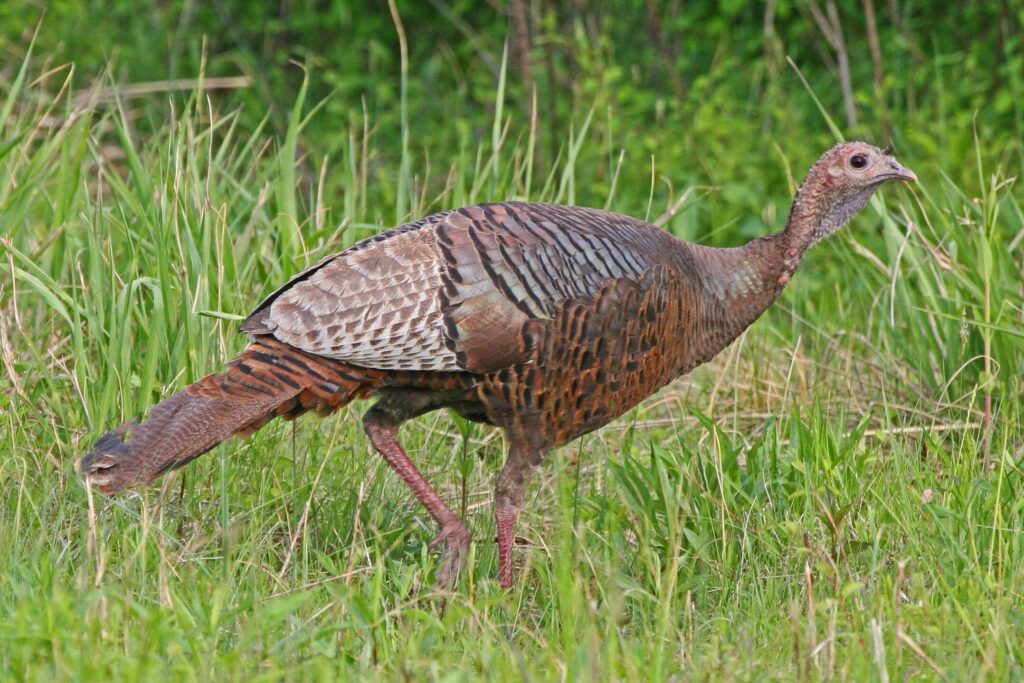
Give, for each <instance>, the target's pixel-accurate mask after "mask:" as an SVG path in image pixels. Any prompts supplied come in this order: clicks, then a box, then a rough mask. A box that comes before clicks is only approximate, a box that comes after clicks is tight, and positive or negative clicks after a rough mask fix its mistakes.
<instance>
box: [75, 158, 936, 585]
mask: <svg viewBox="0 0 1024 683" xmlns="http://www.w3.org/2000/svg"><path fill="white" fill-rule="evenodd" d="M916 179H917V178H916V176H915V175H914V174H913V173H912V172H911V171H909V170H907V169H906V168H904V167H903V166H901V165H900V164H899V163H898V162H897V161H896V160H895V158H894V157H893V155H892V153H891V151H890V150H882V149H879V148H877V147H873V146H871V145H868V144H865V143H861V142H844V143H840V144H838V145H836V146H835V147H833V148H832V149H830V150H829V151H827V152H826V153H825V154H824V155H822V157H821V158H820V159H819V160H818V162H817V163H816V164H814V166H813V167H812V168H811V170H810V171H809V172H808V174H807V177H806V178H805V180H804V182H803V183H802V184H801V186H800V189H799V191H798V192H797V195H796V197H795V198H794V200H793V205H792V208H791V210H790V214H789V219H788V220H787V222H786V228H785V230H783V231H782V232H779V233H776V234H773V235H769V236H766V237H762V238H759V239H755V240H753V241H751V242H750V243H748V244H746V245H744V246H742V247H737V248H731V249H715V248H711V247H705V246H701V245H696V244H690V243H687V242H682V241H680V240H678V239H676V238H674V237H672V236H671V235H669V234H668V233H666V232H664V231H662V230H660V229H659V228H656V227H655V226H653V225H650V224H647V223H644V222H642V221H638V220H636V219H633V218H629V217H627V216H622V215H618V214H613V213H609V212H606V211H598V210H594V209H586V208H580V207H567V206H555V205H545V204H531V203H521V202H509V203H499V204H483V205H479V206H472V207H468V208H463V209H457V210H455V211H449V212H445V213H441V214H436V215H434V216H430V217H428V218H424V219H422V220H419V221H416V222H415V223H410V224H407V225H404V226H401V227H398V228H396V229H394V230H391V231H389V232H387V233H383V234H381V235H378V236H376V237H373V238H370V239H368V240H364V241H363V242H360V243H358V244H356V245H354V246H352V247H350V248H349V249H346V250H345V251H343V252H341V253H339V254H335V255H333V256H330V257H328V258H327V259H324V260H323V261H321V262H320V263H319V264H317V265H316V266H313V267H312V268H310V269H309V270H307V271H305V272H303V273H300V274H299V275H297V276H296V277H294V278H293V279H292V280H291V281H290V282H288V283H287V284H286V285H285V286H284V287H282V288H281V289H279V290H278V291H277V292H275V293H274V294H272V295H271V296H270V297H268V298H267V299H266V300H265V301H264V302H263V303H262V304H260V306H258V307H257V308H256V310H255V311H254V312H253V314H252V315H251V316H250V317H249V318H248V319H247V320H246V321H245V322H244V323H243V324H242V330H243V331H245V332H247V333H248V334H249V335H251V337H252V344H251V345H250V346H249V347H247V348H246V349H245V350H244V351H243V352H242V353H241V355H239V356H238V357H237V358H235V359H234V360H232V361H231V362H230V363H229V364H228V368H227V369H226V370H225V371H224V372H221V373H218V374H214V375H209V376H207V377H204V378H203V379H201V380H199V381H198V382H196V383H195V384H192V385H190V386H188V387H186V388H185V389H183V390H181V391H179V392H178V393H176V394H174V395H172V396H170V397H168V398H167V399H165V400H163V401H161V402H160V403H159V404H157V405H156V406H155V407H154V408H153V410H152V411H151V413H150V416H149V417H148V418H147V419H146V420H144V421H142V422H141V423H135V422H128V423H125V424H124V425H121V426H120V427H118V428H117V429H115V430H114V431H112V432H109V433H107V434H105V435H104V436H103V437H102V438H100V439H99V440H98V441H97V442H96V445H95V446H94V447H93V450H92V451H90V452H89V453H88V454H87V455H86V456H85V457H83V458H82V459H81V461H80V462H79V464H78V468H79V471H80V472H82V474H83V475H84V476H86V477H88V479H89V480H90V481H91V482H92V483H93V484H94V485H95V486H97V487H98V488H99V489H100V490H101V491H103V492H104V493H114V492H116V491H119V490H121V489H124V488H127V487H131V486H138V485H142V484H146V483H149V482H151V481H153V480H154V479H156V478H157V477H159V476H160V475H162V474H163V473H165V472H167V471H169V470H172V469H175V468H177V467H180V466H182V465H184V464H185V463H187V462H189V461H190V460H192V459H194V458H196V457H198V456H199V455H201V454H202V453H204V452H205V451H207V450H209V449H210V448H212V447H213V446H215V445H216V444H217V443H219V442H220V441H222V440H224V439H226V438H227V437H228V436H230V435H231V434H240V435H242V436H247V435H248V434H251V433H252V432H254V431H256V430H257V429H259V428H260V427H262V426H263V425H264V424H266V423H267V422H269V421H270V420H272V419H273V418H274V417H283V418H285V419H292V418H294V417H297V416H298V415H300V414H302V413H304V412H307V411H310V410H312V411H316V412H318V413H320V414H327V413H330V412H333V411H334V410H336V409H337V408H339V407H341V406H343V405H345V404H346V403H348V402H349V401H351V400H352V399H353V398H365V397H370V396H375V397H378V402H377V403H376V404H375V405H374V406H373V407H372V408H371V409H370V410H369V411H368V412H367V413H366V415H365V416H364V419H363V424H364V428H365V430H366V433H367V435H368V436H369V438H370V440H371V442H372V443H373V446H374V448H375V449H376V450H377V451H378V452H379V453H380V454H381V456H382V457H383V458H384V459H385V461H386V462H387V463H388V465H389V466H390V467H391V468H392V469H393V470H394V471H395V472H396V473H397V474H398V475H399V476H400V477H401V478H402V479H403V480H404V481H405V482H406V484H408V485H409V487H410V488H411V490H412V491H413V492H414V494H415V495H416V497H417V498H418V499H419V501H420V502H421V503H422V504H423V505H424V507H425V508H426V509H427V511H428V512H429V513H430V515H431V516H432V517H433V518H434V520H435V521H436V522H437V524H438V526H439V533H438V535H437V536H436V537H435V539H434V540H433V541H432V542H431V546H432V547H433V546H437V545H439V546H443V555H444V559H443V561H442V563H441V565H440V566H439V568H438V571H437V581H438V583H440V584H441V585H444V586H449V585H451V583H452V582H453V581H454V579H455V578H456V576H457V575H458V572H459V570H460V569H461V567H462V566H463V564H464V563H465V559H466V557H467V549H468V546H469V542H470V534H469V531H468V530H467V529H466V527H465V525H464V524H463V522H462V520H460V519H459V518H458V517H457V515H455V513H454V512H453V511H452V510H451V509H450V508H449V507H448V506H447V505H446V504H445V503H444V501H443V500H442V498H441V497H440V496H439V495H438V494H437V493H436V492H435V491H434V490H433V488H431V486H430V485H429V484H428V483H427V481H426V479H425V478H424V477H423V475H422V474H421V473H420V472H419V470H418V469H417V468H416V466H415V465H414V464H413V462H412V460H411V459H410V458H409V457H408V456H407V455H406V453H405V452H404V451H403V450H402V448H401V446H400V445H399V444H398V441H397V438H396V437H397V433H398V429H399V427H400V426H401V425H402V423H404V422H405V421H407V420H409V419H412V418H414V417H417V416H419V415H422V414H424V413H427V412H430V411H433V410H437V409H438V408H449V409H451V410H453V411H455V412H456V413H458V414H460V415H462V416H464V417H466V418H467V419H470V420H474V421H477V422H483V423H487V424H491V425H494V426H497V427H500V428H501V429H503V430H504V432H505V435H506V440H507V442H508V444H509V452H508V457H507V459H506V462H505V466H504V468H503V469H502V471H501V473H500V474H499V475H498V479H497V484H496V487H495V518H496V523H497V530H498V578H499V581H500V583H501V585H502V586H504V587H509V586H511V585H512V584H513V582H514V569H513V562H512V548H513V545H514V539H515V525H516V520H517V518H518V516H519V513H520V510H521V507H522V503H523V497H524V491H525V489H526V486H527V485H528V483H529V481H530V478H531V476H532V475H533V473H534V471H535V470H536V469H537V467H538V466H539V465H540V464H541V462H542V461H543V459H544V457H545V455H546V454H547V453H548V451H550V450H551V449H552V448H555V447H557V446H560V445H563V444H565V443H567V442H569V441H571V440H573V439H576V438H578V437H579V436H581V435H583V434H586V433H588V432H591V431H593V430H595V429H597V428H599V427H601V426H603V425H605V424H607V423H608V422H610V421H611V420H614V419H615V418H616V417H618V416H620V415H621V414H623V413H624V412H626V411H627V410H629V409H630V408H632V407H633V406H634V405H636V404H637V403H638V402H640V401H641V400H643V399H644V398H645V397H647V396H649V395H650V394H652V393H653V392H655V391H657V390H658V389H660V388H661V387H662V386H664V385H665V384H667V383H668V382H670V381H672V380H673V379H675V378H676V377H679V376H680V375H682V374H684V373H686V372H689V371H690V370H692V369H693V368H694V367H696V366H698V365H700V364H701V363H705V362H707V361H708V360H710V359H711V358H713V357H714V356H715V355H716V354H717V353H718V352H719V351H721V350H722V349H723V348H725V347H726V346H727V345H728V344H729V343H730V342H731V341H732V340H734V339H735V338H736V337H737V336H739V334H740V333H742V332H743V330H745V329H746V328H747V327H748V326H749V325H750V324H751V323H753V322H754V321H755V320H756V319H757V318H758V317H760V315H761V314H762V313H763V312H764V311H765V310H766V309H767V308H768V307H769V306H770V305H771V304H772V302H774V301H775V299H776V298H778V296H779V294H781V292H782V290H783V288H784V286H785V285H786V283H788V282H789V280H790V279H791V277H792V275H793V273H794V271H795V270H796V268H797V266H798V265H799V264H800V261H801V260H802V259H803V256H804V254H805V253H806V252H807V250H808V249H809V248H810V247H811V246H812V245H813V244H814V243H815V242H818V241H819V240H821V239H823V238H824V237H826V236H828V235H830V234H832V233H834V232H835V231H836V230H838V229H839V228H840V227H842V226H843V225H844V224H845V223H847V222H848V221H849V220H850V219H851V218H852V217H853V216H854V214H856V212H857V211H859V210H860V209H861V208H862V207H863V206H864V205H865V204H866V203H867V201H868V199H869V198H870V197H871V195H872V194H873V193H874V192H875V191H876V190H877V189H878V188H879V187H881V186H882V185H883V184H885V183H886V182H888V181H891V180H906V181H915V180H916Z"/></svg>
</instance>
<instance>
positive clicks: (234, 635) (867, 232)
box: [0, 0, 1024, 681]
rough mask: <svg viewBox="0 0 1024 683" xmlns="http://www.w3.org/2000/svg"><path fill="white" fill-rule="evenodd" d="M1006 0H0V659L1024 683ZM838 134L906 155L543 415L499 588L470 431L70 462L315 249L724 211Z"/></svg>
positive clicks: (510, 674)
mask: <svg viewBox="0 0 1024 683" xmlns="http://www.w3.org/2000/svg"><path fill="white" fill-rule="evenodd" d="M1022 23H1024V5H1022V3H1021V2H1020V1H1019V0H999V1H993V2H971V3H952V4H947V3H933V2H921V1H919V0H767V1H766V2H737V1H734V0H729V1H727V2H718V3H712V2H686V3H684V2H682V1H681V0H668V1H664V2H663V1H657V0H645V1H642V2H641V1H625V0H596V1H593V2H583V1H582V0H571V1H567V2H556V1H554V0H507V1H503V0H487V1H485V2H479V1H477V0H426V1H423V2H412V1H410V0H393V3H392V4H388V3H386V2H351V1H343V0H320V1H319V2H309V1H304V0H281V1H280V2H275V3H248V2H241V1H237V0H216V1H214V2H209V3H207V2H197V1H196V0H161V1H159V2H150V3H136V2H130V1H128V0H106V1H105V2H98V1H96V0H83V1H81V2H69V1H67V0H53V1H52V2H45V1H43V0H35V1H32V2H5V3H2V4H0V256H2V258H0V352H2V353H0V358H2V372H0V387H2V391H0V420H2V422H3V429H0V449H2V452H3V453H4V458H3V459H2V460H0V482H2V487H3V489H2V490H3V491H5V492H6V493H5V495H4V496H3V500H2V501H0V567H2V570H0V586H2V587H0V613H2V614H3V615H4V618H3V619H2V620H0V675H2V676H3V677H4V678H6V679H12V680H40V681H42V680H46V681H49V680H61V679H65V680H67V679H71V680H101V679H102V680H176V679H186V680H234V679H237V680H267V681H270V680H274V681H277V680H322V679H330V678H338V679H342V680H346V679H347V680H365V679H371V678H375V677H378V678H381V679H385V680H445V681H456V680H471V679H475V678H484V677H486V678H494V679H499V680H500V679H505V678H507V679H524V680H638V681H648V680H664V679H672V680H690V679H700V680H730V681H731V680H765V679H768V680H794V679H796V680H817V679H840V680H867V679H875V680H882V681H888V680H930V679H946V680H972V679H981V680H984V679H1020V678H1022V677H1024V668H1022V660H1024V639H1022V637H1021V633H1022V628H1024V604H1022V596H1024V569H1022V568H1024V479H1022V469H1021V468H1022V464H1024V407H1022V400H1021V399H1022V393H1024V392H1022V389H1024V383H1022V380H1021V371H1022V369H1024V307H1022V300H1024V211H1022V208H1021V199H1022V195H1021V191H1020V188H1019V185H1018V184H1017V183H1016V182H1015V180H1016V177H1017V175H1018V174H1019V173H1020V170H1021V161H1022V153H1024V146H1022V145H1024V48H1022V44H1021V36H1022ZM837 137H846V138H863V139H866V140H868V141H872V142H876V143H886V142H890V141H891V142H893V143H894V144H895V146H896V149H897V152H898V155H899V158H900V159H901V161H903V162H904V163H905V164H906V165H908V166H909V167H910V168H912V169H914V170H915V171H916V172H917V174H918V175H919V176H920V177H921V182H920V183H919V184H918V185H917V186H914V187H907V188H902V189H901V188H895V187H894V188H887V189H886V190H885V191H884V192H883V193H882V196H880V197H878V198H876V199H875V200H873V203H872V204H871V205H870V206H869V207H868V208H867V209H866V210H865V211H864V212H862V214H861V215H860V216H858V217H857V218H856V219H855V220H854V222H853V223H852V225H850V226H849V227H848V228H847V229H846V230H844V231H843V232H842V233H841V234H840V235H839V236H838V237H836V238H833V239H832V240H830V241H829V242H828V243H826V244H823V245H820V246H819V247H817V248H816V249H815V250H814V251H813V252H812V253H811V254H810V255H809V258H808V261H807V263H805V264H804V266H803V267H802V268H801V272H800V273H799V275H798V276H797V277H796V278H795V280H794V282H793V284H792V285H791V286H790V287H789V288H788V290H787V292H786V293H785V295H784V296H783V298H782V300H781V301H780V302H779V303H778V304H777V305H776V306H775V307H774V308H773V309H772V310H771V311H770V313H769V314H767V315H766V316H765V318H764V319H762V320H761V321H759V322H758V323H757V324H756V325H755V326H754V327H753V328H752V329H751V330H749V331H748V333H747V334H745V335H744V336H743V337H742V338H741V339H740V340H739V341H738V342H737V343H736V344H734V345H733V347H731V348H730V349H729V350H727V351H726V352H724V353H723V354H721V356H720V357H719V358H718V359H716V361H715V362H713V363H711V364H709V365H708V366H707V367H705V368H702V369H700V370H698V371H697V372H694V373H693V374H691V375H690V376H688V377H686V378H683V379H681V380H679V381H677V382H676V383H674V384H673V385H671V386H670V387H668V388H667V389H666V390H665V391H663V392H661V393H660V394H659V395H657V396H656V397H654V398H652V399H651V400H649V401H648V402H646V403H645V404H643V405H642V406H640V407H639V408H637V409H636V410H634V411H633V412H632V413H631V414H630V415H629V416H627V417H626V418H624V419H622V420H619V421H618V422H617V423H615V424H613V425H611V426H609V427H607V428H606V429H604V430H602V431H600V432H598V433H596V434H593V435H590V436H588V437H585V438H583V439H581V440H580V441H579V442H578V443H576V444H573V445H572V446H571V447H568V448H565V449H562V450H561V451H560V452H559V453H558V454H557V455H555V456H553V457H552V459H551V461H550V462H549V463H548V464H547V465H546V466H545V467H544V468H543V470H542V474H541V476H540V477H539V480H540V481H539V482H538V484H537V485H536V486H534V487H533V488H532V489H531V494H530V497H529V504H530V508H529V513H528V514H526V515H525V519H524V520H523V525H522V527H521V530H520V535H521V549H520V550H519V551H518V552H517V561H518V562H520V563H521V565H522V571H521V581H520V583H519V585H518V586H517V587H516V588H515V590H513V591H512V592H510V593H503V592H502V591H500V590H499V589H498V587H497V585H496V583H495V581H494V577H495V575H496V572H495V570H496V567H495V557H494V547H493V542H492V539H493V534H494V528H493V522H492V517H491V508H490V503H491V501H490V497H491V485H492V481H493V477H494V475H495V474H496V472H497V469H498V468H499V467H500V463H501V459H502V448H501V442H500V435H497V434H495V433H492V432H490V431H488V430H484V429H478V428H473V427H471V426H469V425H467V424H464V423H461V422H459V421H457V420H456V419H455V418H453V417H450V416H448V415H444V414H437V415H432V416H429V417H426V418H423V419H421V420H419V421H417V423H416V424H415V425H410V426H409V427H408V428H406V429H405V431H404V434H405V436H404V439H405V441H404V443H405V444H406V446H407V448H408V449H409V450H410V452H411V453H412V454H413V455H414V457H415V459H416V460H417V461H418V462H419V463H421V464H422V467H423V469H424V470H425V471H426V473H427V474H428V478H430V479H431V480H432V481H434V482H435V483H436V485H437V486H438V488H439V489H440V490H441V492H442V495H443V496H444V497H445V498H446V499H447V500H449V501H451V502H452V503H453V505H455V506H456V507H457V508H458V509H460V510H461V511H463V512H464V514H465V516H466V518H467V519H468V523H469V526H470V528H471V530H472V531H473V532H474V535H475V539H476V542H475V544H474V552H473V557H472V559H471V562H470V568H471V569H470V571H469V572H468V575H466V576H464V578H463V579H462V580H461V581H460V585H459V586H458V588H457V590H456V591H455V592H454V593H452V594H448V595H440V594H438V593H437V592H435V591H434V590H433V589H432V588H431V585H432V584H431V573H432V570H433V566H434V563H435V558H434V557H433V556H432V554H431V553H430V552H428V551H427V550H426V549H425V543H426V541H427V539H429V538H430V536H431V534H432V530H431V529H430V524H429V523H428V520H427V521H426V522H425V520H424V519H423V515H422V512H421V510H420V509H419V508H418V507H417V506H416V505H415V501H414V500H413V498H412V496H411V495H410V494H409V492H408V491H406V490H405V489H404V487H403V486H402V485H401V483H400V482H399V481H398V480H397V479H396V477H394V476H393V475H392V474H391V473H390V472H389V471H388V470H387V468H386V467H385V466H384V465H383V464H382V463H381V462H380V461H379V460H378V458H376V457H375V456H374V455H373V454H371V452H370V448H369V447H368V444H367V442H366V440H365V439H364V437H363V435H362V433H361V430H360V429H359V423H358V420H357V419H355V418H356V415H357V413H358V412H359V411H361V410H362V409H363V408H364V406H352V407H350V408H348V409H346V410H345V411H343V413H342V414H341V415H338V416H336V417H333V418H331V419H327V420H315V419H304V420H301V421H300V422H298V423H297V424H295V423H292V424H288V423H277V424H274V425H272V426H269V427H267V428H265V429H264V430H263V431H261V432H260V433H259V434H258V435H256V436H255V437H254V438H252V439H251V440H249V441H246V442H240V441H238V440H232V441H230V442H228V443H227V444H225V445H222V446H220V447H218V448H217V449H215V450H214V451H213V452H211V453H210V454H208V455H206V456H204V457H203V458H201V459H200V460H198V461H196V462H195V463H194V464H192V465H190V466H189V467H188V468H187V469H185V470H183V471H182V472H179V473H178V474H177V475H175V476H171V477H168V478H167V479H165V480H163V481H162V482H161V483H160V484H159V485H154V486H152V487H150V488H148V489H146V490H143V491H139V492H137V493H132V494H129V495H122V496H118V497H116V498H114V499H105V498H103V497H101V496H97V495H90V493H89V492H88V491H87V490H86V488H85V487H84V486H83V484H82V482H81V481H80V480H79V479H78V478H77V477H76V475H75V474H74V471H73V462H74V461H75V460H76V459H77V458H78V457H79V456H80V455H81V454H82V453H83V452H84V451H85V450H86V449H87V448H88V447H89V445H90V444H91V443H92V441H93V440H94V439H95V438H96V437H98V436H99V435H100V434H101V433H102V432H104V431H105V430H107V429H109V428H111V427H112V426H114V425H116V424H118V423H119V422H121V420H122V419H123V418H125V417H129V416H134V415H138V414H140V413H142V412H143V411H144V410H145V409H146V408H147V407H149V406H151V405H152V404H153V403H154V402H156V401H157V400H158V399H159V398H160V397H161V396H164V395H167V394H168V393H170V392H172V391H174V390H175V389H177V388H180V387H181V386H183V385H184V384H186V383H188V382H189V381H192V380H194V379H196V378H198V377H199V376H201V375H203V374H205V373H206V372H209V371H212V370H213V369H215V368H216V367H217V366H218V365H219V364H220V363H221V361H222V360H223V359H225V358H226V357H228V356H229V355H231V354H232V353H233V352H235V351H237V350H238V349H239V348H240V347H241V346H242V344H243V343H244V339H243V338H241V337H240V335H238V334H236V332H235V327H236V321H237V319H238V316H239V315H244V314H245V313H246V312H247V311H248V310H249V309H250V308H251V307H252V306H253V305H255V303H256V302H257V301H258V300H259V298H260V296H261V295H263V294H265V293H267V292H269V291H270V290H271V289H272V288H274V287H275V286H277V285H279V284H280V283H281V282H283V281H284V280H285V279H286V278H287V277H288V276H289V275H290V274H292V273H294V272H296V271H297V270H299V269H300V268H302V267H303V266H304V265H306V264H307V263H309V262H311V261H314V260H316V259H317V258H319V257H320V256H322V255H323V254H325V253H329V252H330V251H333V250H337V249H339V248H341V247H343V246H344V245H347V244H350V243H352V242H353V241H354V240H356V239H359V238H362V237H365V236H367V235H369V234H372V233H374V232H376V231H379V230H381V229H383V228H386V227H389V226H391V225H393V224H396V223H399V222H402V221H405V220H407V219H410V218H415V217H419V216H421V215H425V214H427V213H429V212H432V211H435V210H441V209H445V208H450V207H453V206H458V205H463V204H467V203H472V202H477V201H485V200H502V199H513V198H529V199H537V200H547V201H558V202H568V203H577V204H585V205H591V206H602V207H605V206H606V207H610V208H612V209H615V210H618V211H621V212H624V213H629V214H631V215H634V216H638V217H647V218H649V219H651V220H654V219H656V218H659V217H660V222H661V223H662V224H663V225H664V226H665V229H668V230H671V231H672V232H673V233H674V234H676V235H679V236H680V237H683V238H686V239H690V240H695V241H701V242H705V243H709V244H715V245H734V244H738V243H741V242H743V241H746V240H748V239H750V238H752V237H754V236H757V235H761V234H765V233H766V232H768V231H771V230H777V229H780V228H781V226H782V224H783V222H784V220H785V216H786V212H787V209H788V205H789V202H790V199H791V196H792V194H793V192H794V190H795V186H796V184H797V183H798V182H799V180H800V178H801V177H802V174H803V173H804V171H805V169H806V168H807V167H808V166H809V165H810V164H811V163H812V162H813V161H814V159H815V158H816V157H817V156H818V154H820V152H821V151H822V150H823V149H825V148H826V147H827V146H829V145H830V144H831V143H832V142H833V141H834V140H835V139H836V138H837Z"/></svg>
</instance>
